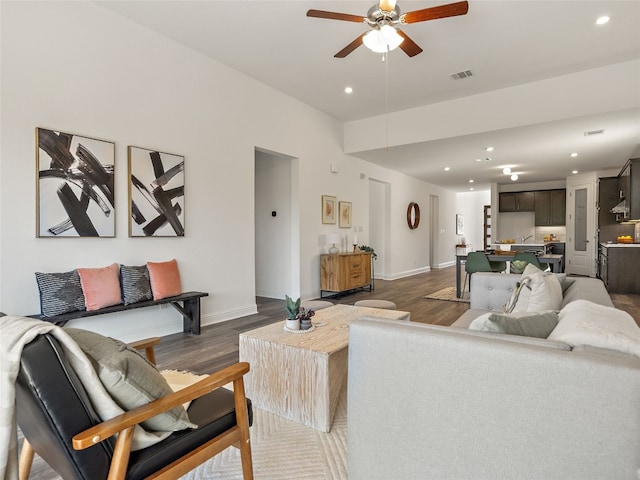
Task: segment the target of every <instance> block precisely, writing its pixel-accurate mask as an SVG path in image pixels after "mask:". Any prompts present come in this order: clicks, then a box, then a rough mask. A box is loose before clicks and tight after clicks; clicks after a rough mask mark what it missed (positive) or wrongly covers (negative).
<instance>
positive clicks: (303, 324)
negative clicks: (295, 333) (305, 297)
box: [298, 307, 316, 330]
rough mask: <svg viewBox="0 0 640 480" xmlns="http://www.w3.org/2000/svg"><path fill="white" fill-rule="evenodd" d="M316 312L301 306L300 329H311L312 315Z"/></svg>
mask: <svg viewBox="0 0 640 480" xmlns="http://www.w3.org/2000/svg"><path fill="white" fill-rule="evenodd" d="M315 314H316V312H314V311H313V310H307V309H306V308H304V307H300V310H299V311H298V318H299V319H300V330H309V329H310V328H311V317H313V316H314V315H315Z"/></svg>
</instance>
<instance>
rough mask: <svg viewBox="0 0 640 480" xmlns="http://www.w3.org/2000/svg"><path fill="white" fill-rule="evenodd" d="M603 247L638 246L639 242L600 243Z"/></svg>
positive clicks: (639, 245)
mask: <svg viewBox="0 0 640 480" xmlns="http://www.w3.org/2000/svg"><path fill="white" fill-rule="evenodd" d="M600 245H602V246H603V247H636V248H637V247H640V243H605V242H602V243H600Z"/></svg>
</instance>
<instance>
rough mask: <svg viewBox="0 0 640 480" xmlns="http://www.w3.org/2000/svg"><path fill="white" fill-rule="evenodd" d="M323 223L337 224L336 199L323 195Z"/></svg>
mask: <svg viewBox="0 0 640 480" xmlns="http://www.w3.org/2000/svg"><path fill="white" fill-rule="evenodd" d="M322 223H328V224H332V225H335V224H336V197H334V196H332V195H322Z"/></svg>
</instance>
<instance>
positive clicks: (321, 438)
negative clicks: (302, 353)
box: [20, 372, 347, 480]
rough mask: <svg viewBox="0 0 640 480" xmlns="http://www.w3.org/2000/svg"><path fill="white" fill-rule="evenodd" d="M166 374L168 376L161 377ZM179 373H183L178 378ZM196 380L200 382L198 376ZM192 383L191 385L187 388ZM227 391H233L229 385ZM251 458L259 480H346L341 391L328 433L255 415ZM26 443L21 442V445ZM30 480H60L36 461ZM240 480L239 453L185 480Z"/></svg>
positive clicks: (215, 461)
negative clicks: (31, 479) (33, 479)
mask: <svg viewBox="0 0 640 480" xmlns="http://www.w3.org/2000/svg"><path fill="white" fill-rule="evenodd" d="M163 373H166V372H163ZM180 373H181V372H180ZM194 378H195V379H197V376H194ZM180 382H181V381H179V382H176V383H180ZM187 383H188V382H187ZM225 387H226V388H228V389H229V390H233V388H232V386H231V385H230V384H229V385H225ZM250 434H251V453H252V455H251V456H252V459H253V474H254V478H255V479H256V480H261V479H262V480H288V479H292V480H294V479H295V480H298V479H303V480H346V478H347V395H346V388H345V389H343V391H342V393H341V396H340V399H339V400H338V406H337V410H336V415H335V418H334V420H333V425H332V427H331V431H330V432H329V433H324V432H320V431H318V430H316V429H314V428H310V427H305V426H304V425H301V424H299V423H295V422H292V421H290V420H287V419H285V418H282V417H279V416H277V415H274V414H272V413H268V412H266V411H264V410H261V409H259V408H254V409H253V425H252V426H251V430H250ZM21 443H22V438H20V444H21ZM31 478H36V479H38V480H45V479H46V480H62V479H61V477H59V476H58V475H56V473H55V472H54V471H53V470H51V469H50V468H49V466H48V465H47V464H46V463H44V461H43V460H42V459H41V458H40V457H39V456H38V455H36V457H35V459H34V470H32V475H31ZM209 479H215V480H241V479H242V465H241V463H240V451H239V450H238V449H237V448H234V447H231V448H227V449H226V450H224V451H223V452H221V453H219V454H218V455H216V456H215V457H213V458H212V459H211V460H209V461H207V462H205V463H203V464H202V465H200V466H199V467H198V468H196V469H194V470H192V471H191V472H189V473H187V474H186V475H184V476H183V477H181V480H209Z"/></svg>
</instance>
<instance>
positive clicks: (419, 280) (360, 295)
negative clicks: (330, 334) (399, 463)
mask: <svg viewBox="0 0 640 480" xmlns="http://www.w3.org/2000/svg"><path fill="white" fill-rule="evenodd" d="M452 285H455V269H454V267H450V268H445V269H441V270H434V271H431V272H427V273H423V274H420V275H414V276H411V277H407V278H401V279H398V280H393V281H384V280H376V281H375V289H374V290H373V291H372V292H366V291H361V292H356V293H353V294H351V295H347V296H343V297H342V298H340V299H331V300H332V301H333V302H334V303H344V304H352V303H353V302H355V301H357V300H362V299H385V300H391V301H392V302H395V303H396V305H397V307H398V309H399V310H404V311H408V312H410V313H411V320H412V321H416V322H423V323H433V324H438V325H445V326H448V325H451V324H452V323H453V322H454V321H455V320H456V319H457V318H458V317H459V316H460V315H462V313H464V311H465V310H467V309H468V308H469V306H468V304H466V303H459V302H448V301H442V300H428V299H425V298H422V297H423V296H425V295H428V294H430V293H433V292H436V291H438V290H440V289H442V288H444V287H448V286H452ZM611 298H612V300H613V302H614V304H615V306H616V307H617V308H620V309H622V310H625V311H627V312H629V313H630V314H631V315H632V316H633V317H634V319H635V320H636V322H638V324H639V325H640V295H619V294H614V295H611ZM257 303H258V312H259V313H257V314H255V315H249V316H247V317H242V318H238V319H235V320H229V321H227V322H223V323H218V324H215V325H209V326H206V327H203V328H202V334H201V335H189V334H185V333H176V334H173V335H169V336H166V337H163V338H162V342H161V343H160V345H158V346H157V347H156V360H157V363H158V367H159V368H160V369H178V370H190V371H193V372H196V373H200V374H203V373H211V372H214V371H216V370H219V369H221V368H224V367H226V366H228V365H231V364H233V363H235V362H237V361H238V335H239V334H240V333H241V332H245V331H247V330H252V329H254V328H257V327H260V326H263V325H267V324H269V323H273V322H277V321H281V320H282V319H283V318H284V301H283V300H273V299H268V298H258V299H257ZM30 478H31V479H36V480H58V479H59V478H60V477H58V476H57V475H56V474H55V472H53V471H52V470H51V469H50V468H49V466H48V465H47V464H46V463H44V462H43V461H42V460H41V459H40V458H39V457H38V456H37V455H36V459H35V461H34V465H33V470H32V473H31V477H30Z"/></svg>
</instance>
